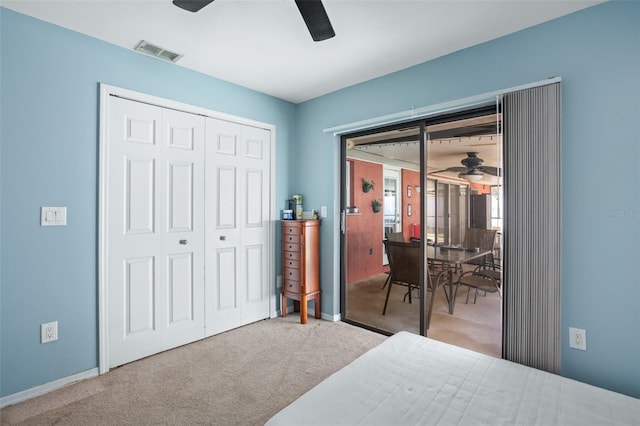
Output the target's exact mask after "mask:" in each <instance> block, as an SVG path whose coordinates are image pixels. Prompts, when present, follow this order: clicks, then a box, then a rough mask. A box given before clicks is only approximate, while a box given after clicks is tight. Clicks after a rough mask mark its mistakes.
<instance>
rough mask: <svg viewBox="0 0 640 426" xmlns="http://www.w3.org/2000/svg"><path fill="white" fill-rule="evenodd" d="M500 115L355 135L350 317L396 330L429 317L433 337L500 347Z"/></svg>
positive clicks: (350, 151)
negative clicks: (424, 260) (424, 266)
mask: <svg viewBox="0 0 640 426" xmlns="http://www.w3.org/2000/svg"><path fill="white" fill-rule="evenodd" d="M499 119H500V115H499V114H497V113H496V112H495V110H494V111H487V112H484V113H482V114H476V115H475V116H471V117H464V118H459V119H457V118H456V117H454V118H453V119H449V120H444V121H442V122H436V123H429V122H428V121H427V123H426V125H422V126H420V125H414V126H409V127H404V128H402V127H400V128H394V129H383V130H381V131H377V132H375V131H374V132H368V133H363V134H360V135H355V136H353V137H351V138H349V139H348V140H347V142H346V144H345V150H346V156H345V158H346V161H345V172H344V176H345V179H344V182H345V185H344V188H343V196H344V200H343V203H344V205H345V206H347V207H346V209H345V218H344V228H345V229H344V240H345V242H344V246H343V247H344V249H343V251H344V253H343V258H344V259H345V261H344V262H343V263H344V268H343V269H344V270H343V285H342V289H343V301H344V302H343V303H344V309H343V315H344V319H345V320H346V321H349V322H353V323H356V324H359V325H362V326H364V327H367V328H371V329H373V330H378V331H382V332H385V333H387V334H393V333H396V332H398V331H411V332H414V333H420V331H421V328H420V325H421V321H423V323H424V324H425V326H424V327H423V329H424V330H426V334H427V335H428V336H429V337H431V338H434V339H436V340H440V341H443V342H447V343H451V344H454V345H457V346H461V347H466V348H469V349H472V350H475V351H478V352H484V353H487V354H489V355H494V356H497V357H500V355H501V351H502V258H501V253H502V230H503V213H502V211H503V209H502V185H503V182H502V179H503V177H502V175H503V174H502V158H501V152H502V146H501V141H502V139H501V135H500V122H499ZM421 141H424V142H421ZM421 143H424V150H422V151H421V149H420V145H421ZM421 153H422V154H421ZM423 157H424V158H426V164H424V165H423V164H422V162H423V161H421V160H422V158H423ZM421 166H424V167H423V169H424V175H421ZM422 176H423V177H422ZM376 205H378V207H377V208H376ZM423 210H424V211H423ZM421 245H422V246H423V250H422V249H421ZM423 259H426V260H427V267H426V268H423V266H422V265H423ZM421 270H422V271H423V272H422V273H423V277H422V280H423V281H422V282H423V285H422V286H421V285H420V282H421V281H420V280H421V276H420V273H421V272H420V271H421ZM421 289H423V290H422V292H425V293H426V294H424V295H422V294H421ZM421 297H424V305H423V306H426V308H425V310H426V314H425V315H424V316H423V317H421V315H420V314H421V312H420V309H421V308H420V306H421V303H420V298H421Z"/></svg>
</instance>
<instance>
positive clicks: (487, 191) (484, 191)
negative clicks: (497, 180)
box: [469, 182, 491, 194]
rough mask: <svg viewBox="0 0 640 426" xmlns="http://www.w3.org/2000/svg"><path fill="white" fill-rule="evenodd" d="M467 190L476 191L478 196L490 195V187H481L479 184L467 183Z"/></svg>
mask: <svg viewBox="0 0 640 426" xmlns="http://www.w3.org/2000/svg"><path fill="white" fill-rule="evenodd" d="M469 188H471V189H475V190H477V191H478V194H491V186H490V185H483V184H481V183H476V182H469Z"/></svg>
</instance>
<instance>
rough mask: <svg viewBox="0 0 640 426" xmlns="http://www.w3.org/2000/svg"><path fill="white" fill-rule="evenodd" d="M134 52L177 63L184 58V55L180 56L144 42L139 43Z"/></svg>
mask: <svg viewBox="0 0 640 426" xmlns="http://www.w3.org/2000/svg"><path fill="white" fill-rule="evenodd" d="M134 50H137V51H138V52H140V53H144V54H145V55H149V56H153V57H154V58H158V59H162V60H164V61H169V62H177V61H178V59H180V58H182V55H180V54H179V53H174V52H171V51H169V50H166V49H163V48H162V47H159V46H156V45H153V44H151V43H149V42H147V41H144V40H142V41H141V42H140V43H138V45H137V46H136V47H135V49H134Z"/></svg>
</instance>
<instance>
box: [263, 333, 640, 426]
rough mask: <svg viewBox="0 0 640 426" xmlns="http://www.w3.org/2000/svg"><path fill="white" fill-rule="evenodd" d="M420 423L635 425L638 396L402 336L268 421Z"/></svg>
mask: <svg viewBox="0 0 640 426" xmlns="http://www.w3.org/2000/svg"><path fill="white" fill-rule="evenodd" d="M425 424H445V425H450V424H452V425H479V424H486V425H501V424H504V425H534V424H535V425H580V426H583V425H615V424H619V425H638V424H640V399H636V398H632V397H629V396H626V395H622V394H619V393H615V392H611V391H608V390H605V389H601V388H598V387H595V386H591V385H588V384H585V383H581V382H578V381H575V380H571V379H567V378H563V377H561V376H557V375H554V374H550V373H546V372H543V371H540V370H536V369H534V368H529V367H525V366H523V365H520V364H516V363H513V362H509V361H505V360H502V359H497V358H493V357H490V356H487V355H483V354H480V353H477V352H472V351H469V350H466V349H462V348H458V347H455V346H452V345H448V344H446V343H442V342H438V341H436V340H432V339H428V338H425V337H422V336H418V335H415V334H411V333H406V332H401V333H397V334H395V335H394V336H392V337H390V338H389V339H387V340H386V341H385V342H383V343H382V344H380V345H379V346H377V347H375V348H373V349H371V350H370V351H368V352H367V353H365V354H364V355H362V356H361V357H360V358H358V359H356V360H355V361H353V362H352V363H351V364H349V365H347V366H346V367H344V368H343V369H341V370H340V371H338V372H336V373H334V374H333V375H332V376H330V377H328V378H327V379H326V380H324V381H323V382H322V383H320V384H318V385H317V386H316V387H314V388H313V389H311V390H310V391H309V392H307V393H306V394H304V395H302V396H301V397H300V398H298V399H297V400H296V401H294V402H293V403H292V404H291V405H289V406H288V407H285V408H284V409H283V410H282V411H280V412H279V413H277V414H276V415H275V416H274V417H272V418H271V419H270V420H269V421H268V422H267V425H268V426H278V425H287V426H291V425H394V426H400V425H425Z"/></svg>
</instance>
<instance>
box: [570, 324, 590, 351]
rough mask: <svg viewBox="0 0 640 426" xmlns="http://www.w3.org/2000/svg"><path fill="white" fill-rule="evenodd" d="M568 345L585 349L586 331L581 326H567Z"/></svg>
mask: <svg viewBox="0 0 640 426" xmlns="http://www.w3.org/2000/svg"><path fill="white" fill-rule="evenodd" d="M569 347H570V348H574V349H580V350H582V351H586V350H587V331H586V330H583V329H581V328H573V327H569Z"/></svg>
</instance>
